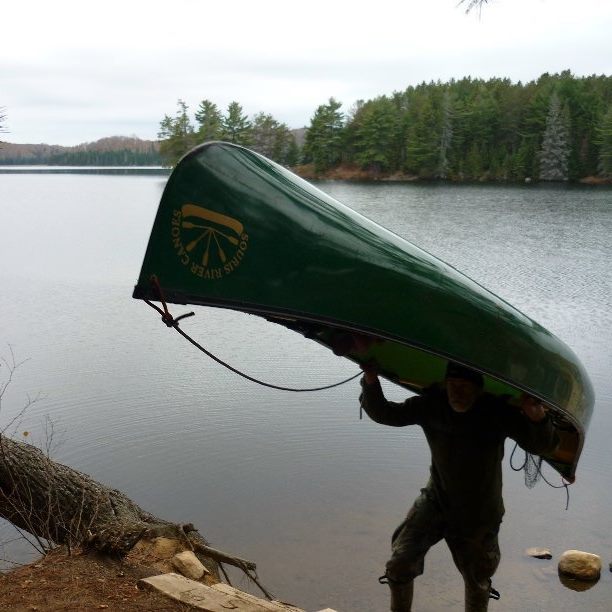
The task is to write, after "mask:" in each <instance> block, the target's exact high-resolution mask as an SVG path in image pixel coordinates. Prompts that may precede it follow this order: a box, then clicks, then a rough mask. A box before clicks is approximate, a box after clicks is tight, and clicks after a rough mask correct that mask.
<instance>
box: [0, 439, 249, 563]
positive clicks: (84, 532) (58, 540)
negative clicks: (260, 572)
mask: <svg viewBox="0 0 612 612" xmlns="http://www.w3.org/2000/svg"><path fill="white" fill-rule="evenodd" d="M0 516H2V517H3V518H5V519H6V520H8V521H10V522H11V523H13V524H14V525H15V526H16V527H17V528H19V529H20V530H24V531H27V532H28V533H30V534H32V535H33V536H34V537H35V538H36V540H37V541H38V543H39V544H40V546H41V548H42V549H45V548H46V547H47V546H48V545H47V544H46V543H47V542H49V543H53V544H63V545H66V546H68V547H69V548H70V547H76V546H84V547H86V548H94V549H96V550H100V551H103V552H107V553H113V554H118V555H124V554H126V553H127V552H128V551H129V550H131V548H132V547H133V546H134V545H135V544H136V542H138V540H140V539H141V538H147V539H150V538H153V537H159V536H165V537H169V538H173V539H179V540H182V541H184V542H185V544H186V548H189V549H191V550H194V551H196V552H199V553H200V554H203V555H204V556H207V555H206V553H205V552H203V551H206V550H207V546H208V543H207V542H206V540H205V539H204V538H203V537H202V536H201V535H200V533H199V532H198V531H197V530H196V529H195V528H194V527H193V525H190V524H188V525H177V524H175V523H171V522H170V521H166V520H164V519H160V518H159V517H156V516H154V515H152V514H150V513H149V512H146V511H145V510H143V509H142V508H140V506H138V505H137V504H135V503H134V502H133V501H132V500H131V499H129V498H128V497H127V496H126V495H124V494H123V493H121V492H120V491H117V490H115V489H110V488H108V487H106V486H104V485H103V484H101V483H99V482H96V481H95V480H93V479H92V478H90V477H89V476H87V475H86V474H83V473H81V472H78V471H77V470H74V469H72V468H70V467H68V466H66V465H62V464H61V463H57V462H55V461H52V460H51V459H50V458H49V457H48V456H47V455H45V453H43V452H42V451H41V450H40V449H38V448H36V447H34V446H32V445H31V444H26V443H25V442H19V441H17V440H13V439H11V438H7V437H6V436H5V435H3V434H0ZM212 550H214V549H212ZM208 557H209V560H210V558H211V557H212V555H208ZM227 557H228V558H230V559H232V557H231V556H229V555H227ZM239 561H241V562H242V563H243V564H244V563H246V564H247V568H249V567H251V566H254V564H250V563H249V562H245V561H244V560H239ZM225 562H230V563H231V561H228V560H227V559H225ZM213 564H214V562H213ZM208 565H210V563H209V564H208ZM215 569H216V568H215ZM253 569H254V568H253Z"/></svg>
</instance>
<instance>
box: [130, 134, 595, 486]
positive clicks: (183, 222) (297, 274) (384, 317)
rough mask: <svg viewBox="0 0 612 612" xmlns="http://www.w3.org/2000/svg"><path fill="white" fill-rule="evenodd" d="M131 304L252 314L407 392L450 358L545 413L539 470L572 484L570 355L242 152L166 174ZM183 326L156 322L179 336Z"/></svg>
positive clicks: (472, 287)
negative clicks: (545, 467) (547, 440)
mask: <svg viewBox="0 0 612 612" xmlns="http://www.w3.org/2000/svg"><path fill="white" fill-rule="evenodd" d="M152 278H156V279H159V281H158V283H159V284H158V285H156V284H155V282H153V283H152V280H151V279H152ZM133 296H134V297H135V298H138V299H143V300H146V301H148V302H149V303H150V305H152V306H153V307H154V308H156V310H158V312H160V314H162V320H163V319H164V316H165V315H166V314H167V315H169V312H168V309H167V306H166V305H165V304H166V302H167V303H174V304H195V305H202V306H213V307H219V308H229V309H232V310H237V311H241V312H246V313H250V314H254V315H258V316H260V317H263V318H265V319H267V320H268V321H270V322H273V323H276V324H279V325H283V326H284V327H286V328H288V329H290V330H293V331H295V332H298V333H300V334H302V335H303V336H305V337H306V338H309V339H312V340H314V341H316V342H318V343H320V344H322V345H324V346H326V347H328V348H329V349H331V350H333V351H334V353H335V354H337V355H342V356H343V357H346V358H347V359H350V360H352V361H354V362H355V363H357V364H362V363H365V362H368V361H372V360H374V361H375V362H376V363H377V365H378V367H379V369H380V372H381V375H382V376H384V377H385V378H387V379H389V380H391V381H393V382H395V383H397V384H399V385H401V386H403V387H405V388H406V389H409V390H410V391H413V392H416V393H419V392H422V391H423V389H425V388H427V387H429V386H430V385H432V384H440V383H441V382H442V381H443V379H444V373H445V370H446V365H447V363H448V361H449V360H453V361H456V362H458V363H462V364H464V365H466V366H468V367H471V368H473V369H475V370H478V371H480V372H482V374H483V376H484V380H485V390H486V391H488V392H490V393H494V394H496V395H507V396H509V397H510V401H511V402H512V401H515V400H516V401H518V398H519V396H520V394H521V393H523V392H525V393H529V394H531V395H533V396H534V397H537V398H538V399H540V400H541V401H543V402H545V403H546V404H548V405H549V406H551V416H552V418H553V420H554V422H555V424H556V427H557V429H558V431H559V435H560V438H561V444H560V446H559V448H558V449H557V450H556V451H555V453H554V454H553V455H551V456H546V457H544V460H545V461H547V462H548V463H549V464H550V465H551V466H552V467H553V468H554V469H555V470H557V471H558V472H559V474H560V475H561V476H562V477H563V478H565V479H566V480H567V481H569V482H573V480H574V478H575V472H576V466H577V463H578V458H579V456H580V453H581V451H582V447H583V445H584V437H585V433H586V429H587V427H588V424H589V421H590V418H591V414H592V410H593V404H594V395H593V390H592V386H591V383H590V381H589V378H588V375H587V374H586V372H585V370H584V368H583V366H582V364H581V363H580V361H579V360H578V358H577V357H576V356H575V355H574V353H573V352H572V351H571V349H569V347H567V346H566V345H565V344H564V343H563V342H562V341H560V340H559V339H558V338H556V337H555V336H554V335H553V334H551V333H550V332H548V331H547V330H545V329H544V328H543V327H541V326H540V325H538V324H537V323H536V322H534V321H533V320H531V319H529V318H528V317H526V316H525V315H524V314H522V313H520V312H519V311H518V310H516V309H515V308H513V307H512V306H511V305H509V304H507V303H506V302H504V301H503V300H501V299H500V298H498V297H497V296H495V295H493V294H492V293H490V292H489V291H487V290H486V289H484V288H483V287H481V286H480V285H478V284H477V283H475V282H474V281H472V280H471V279H469V278H467V277H465V276H464V275H462V274H461V273H460V272H458V271H457V270H455V269H454V268H452V267H451V266H449V265H447V264H445V263H444V262H442V261H440V260H438V259H436V258H435V257H433V256H432V255H430V254H428V253H426V252H424V251H422V250H421V249H419V248H418V247H416V246H414V245H412V244H411V243H409V242H407V241H405V240H403V239H401V238H399V237H398V236H397V235H395V234H393V233H392V232H390V231H388V230H386V229H384V228H382V227H380V226H379V225H377V224H375V223H374V222H372V221H370V220H369V219H366V218H365V217H363V216H361V215H359V214H358V213H356V212H355V211H353V210H351V209H350V208H348V207H346V206H344V205H342V204H340V203H339V202H337V201H335V200H334V199H333V198H331V197H330V196H328V195H327V194H325V193H323V192H322V191H320V190H318V189H316V188H315V187H314V186H312V185H310V184H309V183H307V182H306V181H303V180H302V179H300V178H299V177H297V176H295V175H294V174H292V173H291V172H289V171H288V170H286V169H285V168H282V167H281V166H278V165H277V164H275V163H274V162H271V161H270V160H268V159H266V158H264V157H262V156H261V155H258V154H256V153H254V152H252V151H249V150H247V149H244V148H242V147H239V146H236V145H232V144H228V143H207V144H204V145H201V146H199V147H196V148H195V149H193V150H192V151H191V152H190V153H188V154H187V155H186V156H185V157H183V159H182V160H181V161H180V162H179V163H178V164H177V166H176V168H175V169H174V171H173V172H172V174H171V176H170V178H169V179H168V183H167V185H166V188H165V190H164V194H163V196H162V199H161V203H160V205H159V209H158V212H157V216H156V219H155V222H154V225H153V230H152V232H151V238H150V240H149V244H148V247H147V250H146V254H145V258H144V262H143V265H142V269H141V272H140V276H139V279H138V284H137V285H136V287H135V289H134V294H133ZM153 301H158V302H162V304H164V310H162V309H159V308H158V307H156V306H154V305H153V304H152V302H153ZM182 318H183V316H181V317H177V318H176V319H172V317H170V319H167V320H165V323H166V324H167V325H168V326H170V327H175V329H176V330H177V331H178V332H179V333H181V334H182V335H186V334H184V332H183V331H182V330H181V329H180V328H179V326H178V320H179V319H182ZM173 321H174V322H176V325H174V324H173ZM188 339H189V341H190V342H192V344H195V345H196V346H197V343H196V342H195V341H193V339H190V338H188ZM199 348H202V347H201V346H200V347H199ZM209 356H211V355H209ZM212 357H213V358H215V357H214V356H212ZM232 369H233V368H232ZM234 371H235V370H234ZM247 378H248V377H247Z"/></svg>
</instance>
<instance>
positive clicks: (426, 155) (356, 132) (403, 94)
mask: <svg viewBox="0 0 612 612" xmlns="http://www.w3.org/2000/svg"><path fill="white" fill-rule="evenodd" d="M342 106H343V105H342V103H341V102H340V101H338V100H335V99H334V98H330V99H329V100H328V101H327V102H326V103H324V104H321V105H320V106H319V107H318V108H317V109H316V110H315V112H314V114H313V116H312V118H311V121H310V125H309V126H308V127H307V129H306V133H305V138H304V142H303V146H301V147H299V146H298V143H297V142H296V139H295V134H294V132H292V131H291V130H290V129H289V128H288V127H287V126H286V125H285V124H283V123H280V122H278V121H277V120H276V119H274V117H272V116H271V115H269V114H265V113H259V114H258V115H255V116H254V117H253V118H251V119H250V118H248V117H247V116H246V115H245V113H244V112H243V110H242V107H241V106H240V104H239V103H238V102H232V103H231V104H230V105H229V107H228V109H227V111H226V112H225V113H224V112H222V111H221V110H220V109H219V108H218V107H217V105H216V104H214V103H213V102H211V101H210V100H203V101H202V102H201V103H200V105H199V107H198V109H197V110H196V112H195V120H196V123H195V124H194V123H192V121H191V119H190V116H189V109H188V107H187V105H186V104H185V103H184V102H183V101H180V100H179V108H178V111H177V113H176V115H175V116H168V115H166V116H165V117H164V118H163V120H162V122H161V124H160V131H159V138H160V141H161V142H160V154H161V156H162V158H163V159H164V161H165V163H166V164H168V165H173V164H175V163H176V161H177V160H178V159H179V158H180V157H181V155H182V154H183V153H184V152H186V151H187V150H189V149H190V148H191V147H192V146H193V145H194V144H197V143H200V142H205V141H207V140H226V141H229V142H234V143H237V144H241V145H244V146H247V147H249V148H252V149H253V150H255V151H257V152H259V153H262V154H263V155H265V156H267V157H270V158H271V159H273V160H275V161H277V162H279V163H281V164H283V165H286V166H291V167H296V166H297V170H298V172H300V169H302V170H304V168H307V167H309V168H310V169H311V170H312V173H313V174H314V175H315V176H325V175H326V174H329V173H330V172H332V171H334V170H335V169H338V168H343V167H354V168H359V169H361V170H363V171H364V172H366V173H367V174H368V176H371V177H372V178H376V177H381V178H382V177H385V176H386V177H389V176H397V177H406V178H408V177H410V178H423V179H434V180H435V179H447V180H453V181H526V180H548V181H577V180H581V179H584V178H586V177H592V178H593V177H598V178H600V179H603V180H605V179H610V178H612V77H608V76H596V75H593V76H588V77H576V76H573V75H572V74H571V73H570V72H569V71H564V72H562V73H560V74H554V75H551V74H548V73H546V74H543V75H542V76H540V77H539V78H538V79H537V80H535V81H531V82H529V83H525V84H523V83H521V82H518V83H512V82H511V81H510V80H509V79H502V78H493V79H489V80H483V79H473V78H470V77H466V78H463V79H461V80H451V81H449V82H446V83H442V82H439V81H437V82H430V83H421V84H420V85H416V86H410V87H407V88H406V89H405V90H404V91H398V92H394V93H393V94H391V95H382V96H380V97H377V98H374V99H372V100H358V101H357V102H356V103H355V104H354V105H353V107H352V108H351V109H350V110H349V112H348V113H344V112H343V111H342V110H341V109H342Z"/></svg>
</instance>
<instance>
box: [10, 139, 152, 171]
mask: <svg viewBox="0 0 612 612" xmlns="http://www.w3.org/2000/svg"><path fill="white" fill-rule="evenodd" d="M0 165H49V166H159V165H161V158H160V156H159V142H157V141H155V140H141V139H140V138H135V137H130V136H111V137H109V138H101V139H100V140H96V141H95V142H85V143H82V144H79V145H76V146H73V147H64V146H61V145H48V144H14V143H10V142H0Z"/></svg>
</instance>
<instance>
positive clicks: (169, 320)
mask: <svg viewBox="0 0 612 612" xmlns="http://www.w3.org/2000/svg"><path fill="white" fill-rule="evenodd" d="M151 283H152V285H153V286H154V287H155V289H156V291H157V294H158V298H159V301H160V302H161V304H162V308H160V307H159V306H156V305H155V304H153V302H150V301H149V300H144V301H145V302H146V303H147V304H148V305H149V306H151V308H153V309H155V310H156V311H157V312H158V313H159V314H160V315H161V319H162V321H163V322H164V323H165V325H166V326H167V327H172V328H173V329H175V330H176V331H177V332H178V333H179V334H180V335H181V336H183V338H185V339H186V340H187V341H188V342H190V343H191V344H193V346H195V347H196V348H197V349H198V350H200V351H202V353H204V354H205V355H206V356H207V357H210V358H211V359H212V360H213V361H216V362H217V363H218V364H220V365H222V366H223V367H224V368H227V369H228V370H230V371H231V372H234V374H238V376H242V378H246V379H247V380H250V381H251V382H254V383H257V384H258V385H262V386H263V387H269V388H270V389H277V390H279V391H294V392H296V393H305V392H310V391H324V390H325V389H333V388H334V387H339V386H340V385H344V384H345V383H347V382H350V381H351V380H355V379H356V378H357V377H359V376H361V375H362V372H361V371H359V372H357V374H355V375H354V376H350V377H349V378H346V379H344V380H341V381H340V382H336V383H333V384H331V385H324V386H322V387H311V388H307V389H299V388H294V387H283V386H281V385H273V384H271V383H267V382H264V381H263V380H259V379H257V378H254V377H253V376H249V375H248V374H245V373H244V372H241V371H240V370H238V369H236V368H234V367H233V366H231V365H229V363H226V362H225V361H223V360H222V359H219V357H217V356H216V355H213V353H211V352H210V351H208V350H206V349H205V348H204V347H203V346H202V345H201V344H200V343H198V342H196V340H194V339H193V338H192V337H191V336H190V335H189V334H187V333H185V332H184V331H183V330H182V329H181V328H180V327H179V321H181V319H185V318H187V317H193V316H194V315H195V313H194V312H188V313H186V314H183V315H180V316H178V317H173V316H172V315H171V314H170V311H169V310H168V306H167V304H166V298H165V296H164V292H163V290H162V288H161V286H160V284H159V281H158V279H157V277H155V276H152V277H151Z"/></svg>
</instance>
